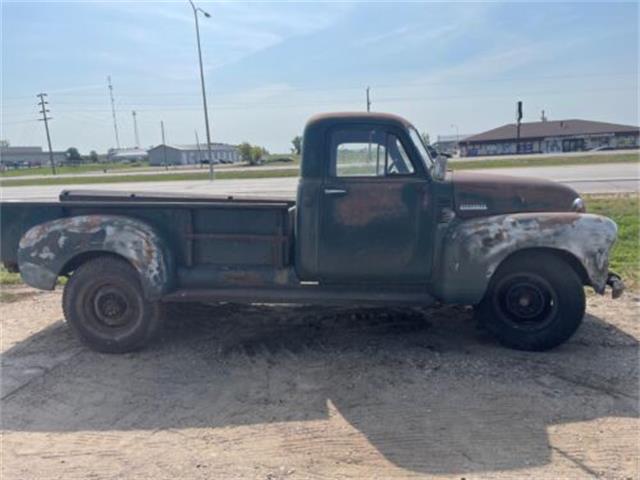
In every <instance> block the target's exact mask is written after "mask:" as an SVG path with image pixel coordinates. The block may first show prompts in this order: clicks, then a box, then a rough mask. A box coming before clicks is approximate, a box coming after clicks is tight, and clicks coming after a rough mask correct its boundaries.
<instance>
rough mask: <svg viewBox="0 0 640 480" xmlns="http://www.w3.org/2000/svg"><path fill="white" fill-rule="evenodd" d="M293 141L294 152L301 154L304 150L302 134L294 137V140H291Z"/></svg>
mask: <svg viewBox="0 0 640 480" xmlns="http://www.w3.org/2000/svg"><path fill="white" fill-rule="evenodd" d="M291 143H292V144H293V148H292V150H293V153H295V154H297V155H300V153H301V152H302V137H301V136H300V135H296V136H295V137H293V140H291Z"/></svg>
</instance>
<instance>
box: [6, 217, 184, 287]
mask: <svg viewBox="0 0 640 480" xmlns="http://www.w3.org/2000/svg"><path fill="white" fill-rule="evenodd" d="M93 252H95V253H112V254H116V255H119V256H121V257H123V258H125V259H126V260H128V261H129V262H130V263H131V265H132V266H133V267H134V268H135V269H136V270H137V271H138V273H139V274H140V282H141V284H142V288H143V291H144V293H145V296H146V297H147V298H148V299H152V300H153V299H158V298H160V297H161V296H162V295H163V294H164V293H166V292H167V291H169V290H170V289H171V287H172V283H173V280H174V270H175V269H174V262H173V259H172V256H171V253H170V252H169V250H168V248H167V246H166V243H165V242H164V241H163V240H162V238H161V237H160V236H159V235H158V233H157V232H156V231H155V229H154V228H153V227H151V226H150V225H148V224H147V223H145V222H142V221H140V220H136V219H133V218H128V217H123V216H117V215H80V216H75V217H70V218H62V219H58V220H53V221H50V222H46V223H42V224H40V225H37V226H35V227H33V228H31V229H30V230H28V231H27V232H26V233H25V234H24V236H23V237H22V238H21V239H20V244H19V248H18V267H19V269H20V275H21V276H22V279H23V280H24V282H25V283H26V284H28V285H31V286H32V287H35V288H39V289H43V290H52V289H53V288H54V286H55V283H56V280H57V278H58V276H59V275H60V274H61V273H64V269H65V266H66V265H67V264H69V262H71V261H73V259H74V258H75V257H77V256H78V255H82V254H87V253H93Z"/></svg>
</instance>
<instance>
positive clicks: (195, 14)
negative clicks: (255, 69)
mask: <svg viewBox="0 0 640 480" xmlns="http://www.w3.org/2000/svg"><path fill="white" fill-rule="evenodd" d="M189 3H190V4H191V8H192V9H193V18H194V19H195V21H196V40H197V42H198V61H199V62H200V84H201V86H202V105H203V107H204V126H205V130H206V132H207V151H208V155H209V180H211V181H213V178H214V174H213V154H212V153H211V131H210V130H209V112H208V110H207V91H206V89H205V86H204V68H203V67H202V48H201V47H200V25H199V24H198V11H200V12H202V14H203V15H204V16H205V17H207V18H209V17H211V15H209V14H208V13H207V12H205V11H204V10H203V9H201V8H200V7H196V6H195V4H194V3H193V0H189Z"/></svg>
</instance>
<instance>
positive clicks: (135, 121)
mask: <svg viewBox="0 0 640 480" xmlns="http://www.w3.org/2000/svg"><path fill="white" fill-rule="evenodd" d="M131 115H133V135H134V138H135V141H136V144H135V147H136V148H138V147H139V146H140V135H138V121H137V120H136V115H137V113H136V111H135V110H133V111H132V112H131Z"/></svg>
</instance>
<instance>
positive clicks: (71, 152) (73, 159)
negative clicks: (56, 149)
mask: <svg viewBox="0 0 640 480" xmlns="http://www.w3.org/2000/svg"><path fill="white" fill-rule="evenodd" d="M67 161H68V162H69V163H80V162H82V156H81V155H80V152H79V151H78V149H77V148H76V147H69V148H68V149H67Z"/></svg>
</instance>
